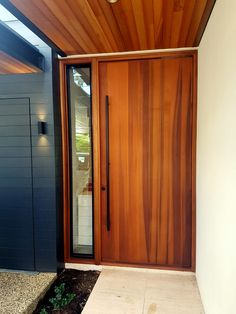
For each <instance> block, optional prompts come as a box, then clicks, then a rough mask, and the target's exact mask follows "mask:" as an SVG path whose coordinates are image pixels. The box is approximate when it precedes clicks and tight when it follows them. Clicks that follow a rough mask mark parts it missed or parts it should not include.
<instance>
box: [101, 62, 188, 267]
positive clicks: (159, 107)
mask: <svg viewBox="0 0 236 314" xmlns="http://www.w3.org/2000/svg"><path fill="white" fill-rule="evenodd" d="M99 73H100V74H99V84H100V108H101V111H100V115H101V117H100V118H101V184H102V186H103V187H105V188H106V190H104V191H102V260H103V261H104V262H105V261H106V262H117V263H132V264H158V265H164V266H180V267H190V266H191V220H192V209H191V178H192V173H191V166H192V165H191V151H192V149H191V145H192V134H191V128H192V109H191V105H192V79H191V78H192V58H190V57H188V58H187V57H186V58H173V59H147V60H133V61H117V62H103V63H100V68H99ZM106 96H108V97H109V144H110V145H109V163H110V165H109V176H110V184H109V187H108V186H107V182H106V174H107V167H106V122H107V121H106V109H105V99H106ZM108 188H109V191H110V204H109V206H110V218H111V227H110V231H108V230H107V227H106V215H107V198H106V193H107V189H108Z"/></svg>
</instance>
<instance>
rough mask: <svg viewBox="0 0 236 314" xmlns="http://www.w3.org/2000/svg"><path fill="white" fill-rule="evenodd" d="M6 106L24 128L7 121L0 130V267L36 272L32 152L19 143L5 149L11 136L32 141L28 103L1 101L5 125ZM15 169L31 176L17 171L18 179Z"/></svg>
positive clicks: (22, 100)
mask: <svg viewBox="0 0 236 314" xmlns="http://www.w3.org/2000/svg"><path fill="white" fill-rule="evenodd" d="M6 106H8V107H9V108H12V107H13V108H17V110H18V111H17V112H18V113H19V114H21V116H22V117H24V124H21V125H17V124H15V125H14V124H13V120H9V119H6V120H5V122H6V123H5V126H0V142H1V144H2V145H1V146H2V147H1V149H0V174H1V175H0V200H1V201H0V222H1V228H0V267H3V268H7V267H10V266H11V267H12V268H22V269H27V270H34V268H35V261H34V241H33V235H34V233H33V207H32V204H33V199H32V160H31V148H30V146H28V147H21V145H19V143H16V142H15V143H12V145H11V146H10V145H8V146H7V147H5V146H3V143H7V142H8V141H7V139H8V137H9V136H11V135H12V136H16V135H17V136H19V135H21V134H24V136H25V137H27V138H30V128H31V126H30V115H29V114H30V107H29V99H28V98H25V99H11V100H7V99H0V121H4V117H5V116H4V114H5V113H6ZM7 117H9V116H7ZM7 122H10V124H11V125H7ZM16 166H17V169H18V170H19V169H20V168H19V167H21V166H24V170H25V169H26V170H27V171H26V172H27V174H28V175H27V176H25V175H23V176H22V174H23V171H22V169H21V171H18V172H17V171H16V174H17V175H18V177H14V175H16V174H14V172H13V170H14V169H15V167H16ZM25 205H26V206H25ZM19 213H21V216H20V217H19ZM23 259H24V267H22V260H23ZM9 265H10V266H9Z"/></svg>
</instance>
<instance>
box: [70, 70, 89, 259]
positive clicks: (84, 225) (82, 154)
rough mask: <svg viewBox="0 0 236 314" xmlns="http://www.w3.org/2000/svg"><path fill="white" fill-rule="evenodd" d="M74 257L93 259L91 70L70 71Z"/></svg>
mask: <svg viewBox="0 0 236 314" xmlns="http://www.w3.org/2000/svg"><path fill="white" fill-rule="evenodd" d="M68 73H69V99H70V104H69V105H70V135H71V166H72V171H71V174H72V178H71V185H72V209H71V213H72V222H71V227H72V253H73V254H79V255H86V256H92V255H93V181H92V179H93V173H92V143H91V138H92V137H91V86H90V80H91V68H90V66H89V65H88V66H84V65H83V66H82V67H80V66H70V67H69V72H68Z"/></svg>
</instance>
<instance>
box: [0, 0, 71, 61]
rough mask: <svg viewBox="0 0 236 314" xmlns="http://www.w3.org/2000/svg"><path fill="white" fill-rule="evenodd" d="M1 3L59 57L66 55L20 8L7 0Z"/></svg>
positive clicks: (0, 0) (0, 1)
mask: <svg viewBox="0 0 236 314" xmlns="http://www.w3.org/2000/svg"><path fill="white" fill-rule="evenodd" d="M0 4H1V5H3V6H4V7H5V8H6V9H7V10H8V11H9V12H10V13H11V14H13V15H14V16H15V17H16V18H17V19H18V20H19V21H21V22H22V23H23V24H24V25H25V26H27V27H28V28H29V29H30V30H31V31H32V32H33V33H35V34H36V35H37V36H38V37H39V38H41V39H42V40H43V41H44V42H45V43H46V44H47V45H48V46H50V47H51V48H52V49H53V50H54V51H55V52H56V53H57V54H59V55H60V56H61V57H66V56H67V55H66V53H65V52H64V51H63V50H62V49H61V48H59V47H58V46H57V45H56V44H55V43H54V42H53V41H52V40H51V39H50V38H49V37H48V36H47V35H45V34H44V33H43V32H42V31H41V30H40V29H39V28H38V27H37V26H36V25H35V24H34V23H32V22H31V20H30V19H28V18H27V17H26V16H25V15H24V14H23V13H22V12H21V11H20V10H18V9H17V8H16V7H15V6H14V5H13V4H12V3H11V2H10V1H9V0H0Z"/></svg>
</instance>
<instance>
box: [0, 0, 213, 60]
mask: <svg viewBox="0 0 236 314" xmlns="http://www.w3.org/2000/svg"><path fill="white" fill-rule="evenodd" d="M6 2H9V3H10V5H14V7H15V8H16V9H17V11H18V12H20V13H21V14H23V15H24V17H26V18H27V19H28V20H29V21H30V22H32V23H33V24H34V25H35V26H36V27H37V28H38V29H39V30H40V31H41V32H42V33H43V34H45V35H46V36H47V38H48V39H49V40H50V41H52V42H53V43H54V44H55V45H56V46H57V47H59V49H60V50H62V51H63V52H64V53H65V54H67V55H73V54H85V53H86V54H88V53H103V52H121V51H136V50H150V49H163V48H179V47H195V46H198V45H199V42H200V40H201V37H202V34H203V32H204V29H205V26H206V24H207V21H208V18H209V16H210V13H211V11H212V9H213V6H214V3H215V0H118V2H117V3H114V4H109V3H108V2H107V0H70V1H68V0H40V1H39V0H9V1H3V4H4V3H6ZM4 5H5V4H4Z"/></svg>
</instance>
